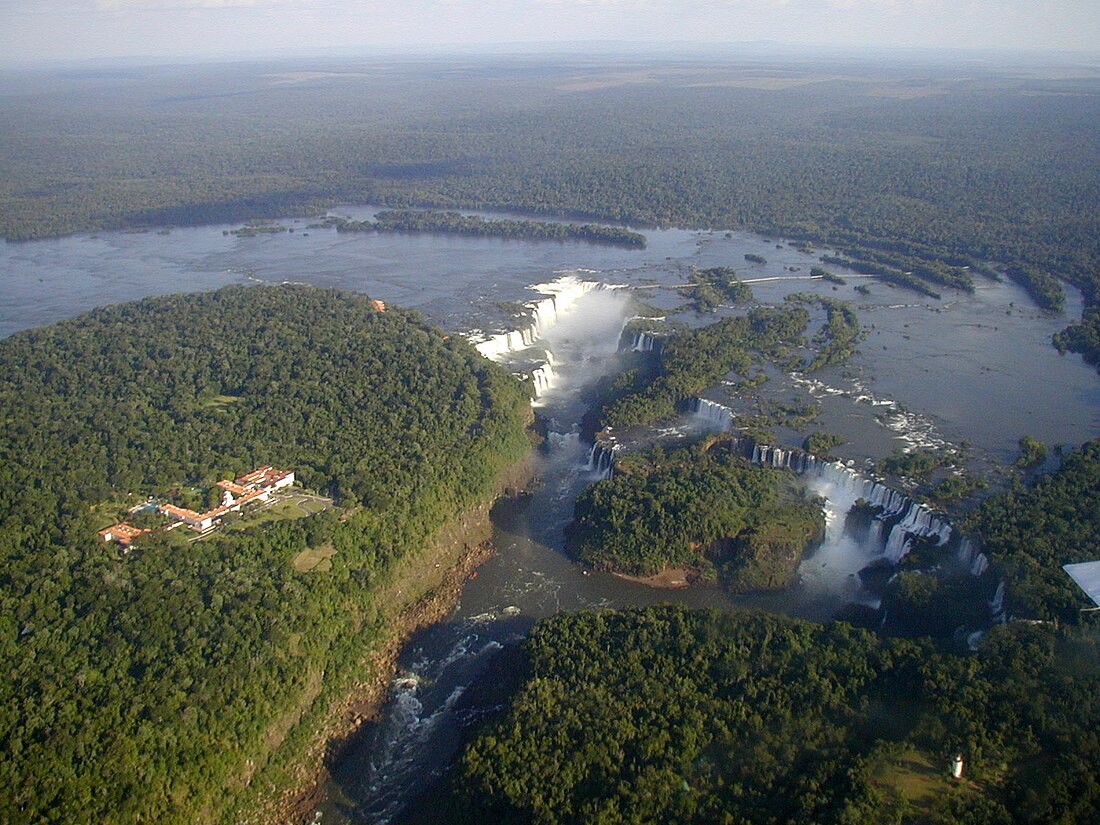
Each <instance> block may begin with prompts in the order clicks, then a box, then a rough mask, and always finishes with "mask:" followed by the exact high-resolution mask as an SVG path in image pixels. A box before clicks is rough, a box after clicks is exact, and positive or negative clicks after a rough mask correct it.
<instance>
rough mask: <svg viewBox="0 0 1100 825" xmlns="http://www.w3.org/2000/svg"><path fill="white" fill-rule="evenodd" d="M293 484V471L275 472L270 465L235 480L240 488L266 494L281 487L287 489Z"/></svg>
mask: <svg viewBox="0 0 1100 825" xmlns="http://www.w3.org/2000/svg"><path fill="white" fill-rule="evenodd" d="M293 483H294V471H293V470H276V469H275V468H274V467H272V466H270V465H268V466H266V467H259V468H257V469H255V470H253V471H252V472H251V473H246V474H245V475H243V476H241V477H240V478H238V479H237V484H238V485H239V486H241V487H248V488H251V489H254V490H267V491H268V492H270V491H272V490H281V489H282V488H283V487H289V486H290V485H291V484H293Z"/></svg>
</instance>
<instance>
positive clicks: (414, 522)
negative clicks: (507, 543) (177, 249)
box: [0, 286, 530, 823]
mask: <svg viewBox="0 0 1100 825" xmlns="http://www.w3.org/2000/svg"><path fill="white" fill-rule="evenodd" d="M528 415H529V406H528V397H527V393H526V392H525V390H524V388H523V386H522V385H521V384H520V383H519V382H517V381H515V379H514V378H512V377H511V376H510V375H508V374H507V372H506V371H504V370H503V369H501V368H500V367H498V366H496V365H493V364H491V363H490V362H488V361H486V360H485V359H484V358H481V357H480V356H479V355H478V354H477V353H476V351H475V350H474V349H473V347H472V346H470V345H469V344H468V343H466V342H465V341H463V340H461V339H459V338H455V337H451V338H447V337H446V336H444V335H443V334H442V333H440V332H438V331H437V330H435V329H432V328H431V327H428V326H427V325H426V324H425V323H424V321H423V320H422V319H421V317H420V316H419V315H418V314H417V313H415V312H409V311H404V310H401V309H397V308H390V309H389V310H388V311H386V312H384V313H383V312H379V311H377V310H376V309H375V308H374V307H373V305H372V303H371V301H370V300H369V299H368V298H367V297H366V296H363V295H352V294H347V293H340V292H334V291H327V290H322V289H316V288H308V287H296V286H281V287H230V288H227V289H223V290H220V291H217V292H213V293H205V294H197V295H186V296H172V297H166V298H153V299H148V300H143V301H139V302H137V303H132V304H125V305H122V306H116V307H110V308H107V309H98V310H95V311H94V312H91V313H89V314H87V315H85V316H82V317H80V318H77V319H74V320H71V321H65V322H62V323H58V324H55V325H53V326H50V327H46V328H43V329H37V330H31V331H27V332H22V333H18V334H16V335H14V336H12V337H10V338H7V339H5V340H3V341H2V342H0V419H2V420H3V421H4V422H5V426H4V428H3V435H2V436H0V526H2V529H0V666H2V668H3V673H4V675H3V677H2V678H0V708H2V712H0V782H2V783H3V786H4V788H6V789H7V790H6V791H5V793H4V794H2V795H0V821H5V822H9V821H10V822H16V821H20V822H22V821H34V822H67V823H101V822H108V821H117V822H197V821H207V822H211V821H223V820H224V821H240V814H241V812H242V811H248V810H249V806H250V805H251V804H253V803H255V801H256V799H257V798H263V797H264V796H265V795H267V794H270V795H274V796H277V795H278V793H280V792H281V790H282V789H283V788H285V787H286V786H287V783H288V782H289V781H290V777H291V776H292V774H290V773H288V771H290V770H291V769H292V768H294V767H296V763H295V761H294V760H295V757H296V756H300V754H301V752H302V750H303V749H304V748H305V747H306V745H307V744H309V743H311V742H312V741H313V740H314V739H316V737H317V736H318V732H319V731H321V730H323V729H324V724H325V722H326V720H327V713H328V712H329V710H328V709H329V708H330V707H338V703H339V702H342V701H343V700H344V699H345V698H346V696H347V695H348V694H349V692H350V691H351V690H352V688H353V686H354V685H356V684H358V683H359V682H360V681H361V680H362V678H363V672H364V671H363V657H364V651H365V649H366V648H368V647H369V646H370V645H371V644H372V643H374V642H377V641H380V640H381V639H384V638H385V637H386V635H387V629H386V626H385V621H386V620H385V618H384V617H385V616H387V615H390V613H391V612H392V611H394V610H397V609H400V607H401V605H402V601H401V598H404V597H398V596H395V595H394V594H393V593H391V594H390V596H389V597H388V599H387V600H386V601H381V600H380V599H379V597H378V594H379V593H380V591H381V589H382V588H383V587H385V586H386V585H387V583H388V582H389V581H391V578H392V576H393V571H394V570H395V569H397V566H398V565H399V564H400V563H401V562H402V561H403V560H407V559H411V558H414V557H415V555H416V554H417V553H418V552H420V551H421V550H422V548H423V547H424V546H425V545H426V544H427V543H428V542H429V540H430V539H431V538H432V537H433V535H435V534H436V532H437V531H438V530H439V529H440V527H441V525H443V524H445V523H446V522H448V520H450V519H452V518H453V517H454V516H456V514H458V513H459V512H460V511H462V510H463V509H464V508H467V507H470V506H472V505H474V504H476V503H480V502H484V501H485V500H486V499H487V498H488V497H489V496H491V495H492V491H493V489H494V486H495V484H496V483H497V481H496V480H497V477H498V475H499V474H500V473H501V472H502V471H503V470H504V469H505V468H507V467H508V466H510V465H511V464H512V463H514V462H515V461H516V460H517V459H518V458H520V457H521V456H523V455H525V454H526V453H527V451H528V450H529V449H530V441H529V437H528V434H527V432H526V420H527V417H528ZM269 463H270V464H274V465H276V466H279V467H285V468H290V469H294V470H295V472H296V473H297V476H298V479H299V480H300V481H301V482H302V483H303V484H305V485H306V486H307V487H310V488H313V489H315V490H318V491H321V492H323V493H326V494H328V495H330V496H333V497H335V499H336V503H337V505H338V507H339V509H332V508H330V509H327V510H324V511H322V512H319V513H316V514H315V515H308V516H307V514H306V513H302V514H300V515H301V516H302V517H299V518H296V519H290V520H287V519H284V520H279V521H267V522H263V523H252V524H251V526H250V525H249V523H248V522H242V523H241V524H240V525H239V526H240V528H241V529H230V530H225V531H221V532H218V533H215V534H214V535H212V536H210V537H209V538H207V539H206V540H203V541H198V542H193V543H190V542H179V541H177V539H178V534H179V532H180V531H176V532H175V533H172V534H168V535H165V534H163V533H162V534H154V535H150V536H143V537H141V538H139V539H138V540H137V542H136V543H135V545H134V547H133V549H132V550H131V551H130V553H129V554H128V555H126V556H122V555H120V554H119V553H118V551H117V549H116V548H115V546H114V545H113V544H107V543H104V542H103V541H102V540H100V538H99V537H98V536H97V535H96V531H97V530H98V529H100V528H102V527H104V526H106V525H107V524H109V523H110V522H111V521H112V520H114V518H115V517H116V516H117V513H118V511H119V509H122V508H125V506H126V504H127V503H128V502H129V501H131V500H132V499H130V498H128V494H129V493H134V492H137V491H141V492H142V493H143V494H144V493H145V492H156V493H158V494H159V493H161V492H165V491H171V490H174V489H177V488H184V489H187V488H191V487H199V488H201V487H203V486H205V485H207V484H209V483H211V482H213V481H214V480H216V479H219V478H224V477H228V478H233V477H236V476H239V475H240V474H241V473H242V472H244V471H248V470H251V469H252V468H254V467H256V466H258V465H263V464H269ZM409 597H410V598H411V597H413V596H412V594H411V593H410V594H409Z"/></svg>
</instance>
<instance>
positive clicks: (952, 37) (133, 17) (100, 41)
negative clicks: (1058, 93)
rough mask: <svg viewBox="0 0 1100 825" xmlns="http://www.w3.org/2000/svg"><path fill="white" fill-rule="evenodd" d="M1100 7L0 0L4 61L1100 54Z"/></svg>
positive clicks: (1088, 2)
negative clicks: (467, 52) (593, 49)
mask: <svg viewBox="0 0 1100 825" xmlns="http://www.w3.org/2000/svg"><path fill="white" fill-rule="evenodd" d="M1098 11H1100V0H664V1H663V2H661V0H388V2H387V0H0V61H4V62H7V63H21V62H34V61H40V60H76V61H80V60H88V59H97V58H98V59H104V58H107V59H109V58H119V57H143V58H156V59H176V58H210V57H231V56H241V57H256V56H271V57H278V56H280V55H291V54H294V55H300V54H305V53H324V52H332V51H341V52H346V51H349V50H356V51H364V52H369V51H370V50H371V49H387V50H393V49H399V50H416V51H423V50H426V49H427V50H439V51H445V50H446V49H447V48H448V47H455V46H458V47H464V48H470V47H479V46H489V45H496V46H498V47H499V44H502V43H506V44H536V43H539V44H542V43H569V42H577V41H587V42H591V41H622V42H631V43H643V44H660V43H667V42H677V43H680V44H688V45H690V44H712V43H738V42H745V41H760V40H766V41H776V42H780V43H787V44H795V45H819V46H826V47H844V48H851V49H856V50H858V49H866V48H872V47H875V48H877V47H888V48H890V47H919V48H924V47H946V48H951V49H990V48H992V49H1040V50H1088V51H1096V50H1097V49H1100V13H1097V12H1098Z"/></svg>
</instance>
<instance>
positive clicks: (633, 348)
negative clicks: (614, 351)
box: [619, 332, 665, 352]
mask: <svg viewBox="0 0 1100 825" xmlns="http://www.w3.org/2000/svg"><path fill="white" fill-rule="evenodd" d="M664 346H665V344H664V341H663V340H662V339H661V338H660V337H658V336H656V335H652V334H650V333H648V332H635V333H634V335H633V336H632V337H631V339H630V344H629V345H628V346H622V345H620V347H619V348H620V349H625V350H629V351H630V352H660V351H661V350H662V349H664Z"/></svg>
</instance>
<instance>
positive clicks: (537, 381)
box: [531, 350, 558, 399]
mask: <svg viewBox="0 0 1100 825" xmlns="http://www.w3.org/2000/svg"><path fill="white" fill-rule="evenodd" d="M557 380H558V376H557V373H555V372H554V355H553V353H551V352H550V351H549V350H547V351H546V361H545V362H544V363H543V364H542V366H540V367H536V368H535V369H534V370H532V371H531V381H532V382H533V383H534V386H535V398H536V399H539V398H541V397H542V396H544V395H546V393H547V392H549V391H550V390H551V389H553V387H554V385H555V384H556V383H557Z"/></svg>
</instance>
